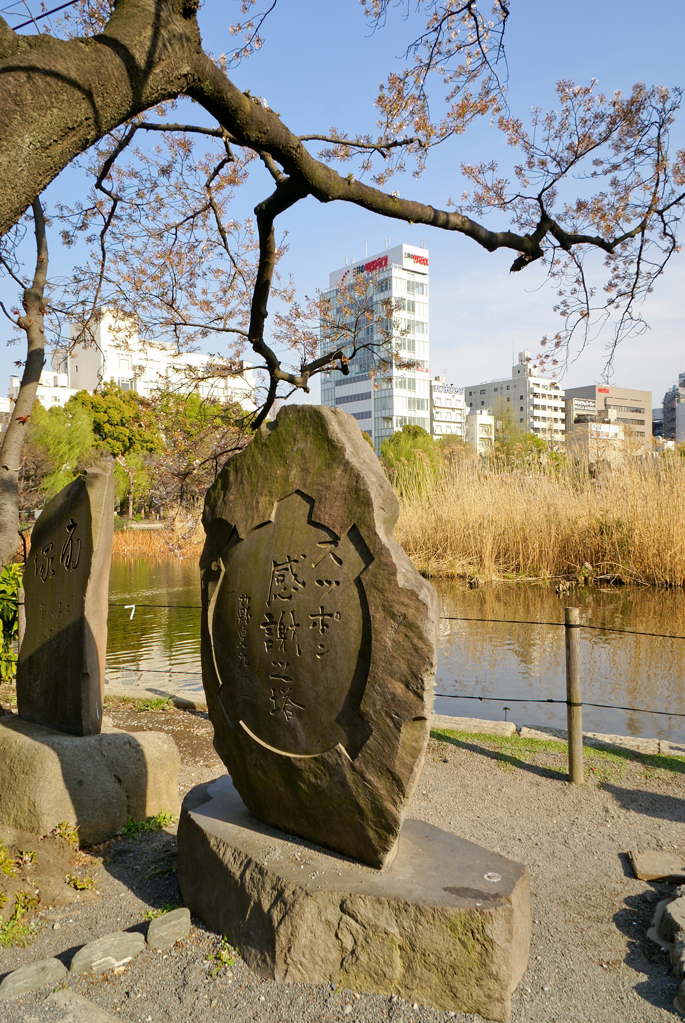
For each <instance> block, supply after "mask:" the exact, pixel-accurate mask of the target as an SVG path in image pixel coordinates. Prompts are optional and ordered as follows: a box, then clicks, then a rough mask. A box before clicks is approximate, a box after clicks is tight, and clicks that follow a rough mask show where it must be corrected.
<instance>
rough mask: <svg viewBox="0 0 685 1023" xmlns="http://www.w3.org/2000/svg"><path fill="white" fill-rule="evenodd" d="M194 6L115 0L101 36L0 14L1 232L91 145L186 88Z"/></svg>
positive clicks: (195, 41)
mask: <svg viewBox="0 0 685 1023" xmlns="http://www.w3.org/2000/svg"><path fill="white" fill-rule="evenodd" d="M196 10H197V0H118V2H117V4H116V8H115V11H114V13H113V15H112V17H111V18H110V20H109V22H108V24H107V26H106V28H105V31H104V32H103V33H102V34H101V35H98V36H95V37H93V38H92V39H87V38H86V39H72V40H68V41H64V40H60V39H53V38H51V37H50V36H46V35H40V36H19V35H16V34H15V33H14V32H12V31H11V30H10V29H9V28H8V26H7V23H6V22H5V21H4V20H3V19H2V18H0V74H1V76H2V77H1V79H0V81H1V83H2V84H1V88H2V104H1V105H0V182H4V183H5V187H0V234H4V233H5V232H6V231H7V230H8V229H9V228H10V227H11V226H12V225H13V224H14V223H16V221H17V220H18V218H19V217H20V216H21V214H22V213H23V212H24V210H26V209H27V208H28V207H29V206H30V205H31V203H32V202H33V200H34V198H35V197H36V196H37V195H40V194H41V193H42V192H43V190H44V189H45V187H46V185H48V184H49V183H50V181H52V179H53V178H54V177H56V176H57V174H59V172H60V171H61V170H63V169H64V167H66V166H67V164H69V163H70V162H71V161H72V160H73V159H74V157H75V156H77V155H78V154H79V153H82V152H83V151H84V150H85V149H87V148H88V146H90V145H92V144H93V143H94V142H96V141H97V140H98V139H100V138H102V137H103V135H105V134H106V133H107V132H108V131H111V130H112V129H113V128H116V127H117V125H120V124H123V123H124V122H125V121H127V120H128V119H129V118H130V117H133V116H134V115H135V114H137V113H140V111H142V110H146V109H148V108H149V107H151V106H154V105H155V104H156V103H159V102H161V101H162V100H165V99H170V98H172V97H175V96H177V95H179V94H180V93H183V92H185V91H187V85H188V79H189V77H190V76H191V73H192V72H191V66H192V63H193V61H194V59H195V57H196V56H197V54H198V53H199V52H200V50H201V45H202V44H201V41H200V32H199V29H198V26H197V21H196V19H195V13H196ZM9 183H11V185H10V187H7V185H8V184H9Z"/></svg>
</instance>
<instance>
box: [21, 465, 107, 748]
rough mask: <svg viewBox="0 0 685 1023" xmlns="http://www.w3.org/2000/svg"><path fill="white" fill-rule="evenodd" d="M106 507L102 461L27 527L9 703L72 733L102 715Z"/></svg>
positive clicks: (92, 727) (92, 728)
mask: <svg viewBox="0 0 685 1023" xmlns="http://www.w3.org/2000/svg"><path fill="white" fill-rule="evenodd" d="M113 513H114V483H113V477H112V467H111V463H102V464H101V465H100V466H98V467H97V468H94V469H88V470H86V472H85V473H84V475H83V476H81V477H79V478H78V479H76V480H74V481H73V483H70V484H69V485H68V486H67V487H65V488H64V489H63V490H61V491H60V492H59V494H57V495H56V496H55V497H53V499H52V500H51V501H50V502H49V503H48V504H47V505H46V507H45V509H44V510H43V512H42V514H41V516H40V518H39V519H38V522H37V523H36V525H35V526H34V527H33V532H32V534H31V551H30V554H29V559H28V562H27V565H26V570H25V572H24V591H25V594H26V596H25V600H26V633H25V635H24V639H23V642H22V645H21V649H20V651H19V663H18V666H17V707H18V711H19V716H20V717H22V718H24V719H26V720H28V721H37V722H38V723H39V724H42V725H47V726H49V727H50V728H56V729H58V730H60V731H63V732H68V733H70V734H72V735H93V734H97V733H98V732H99V731H100V727H101V723H102V693H103V686H104V670H105V652H106V645H107V594H108V586H109V569H110V562H111V557H112V532H113Z"/></svg>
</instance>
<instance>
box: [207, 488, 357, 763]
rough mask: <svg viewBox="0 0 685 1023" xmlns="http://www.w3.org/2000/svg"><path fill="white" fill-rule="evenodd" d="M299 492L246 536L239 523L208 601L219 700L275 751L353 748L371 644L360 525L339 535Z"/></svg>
mask: <svg viewBox="0 0 685 1023" xmlns="http://www.w3.org/2000/svg"><path fill="white" fill-rule="evenodd" d="M314 503H315V502H314V500H313V499H312V498H311V497H308V496H307V495H306V494H304V493H302V492H301V491H299V490H298V491H295V492H294V493H292V494H290V495H289V496H288V497H286V498H284V499H283V500H281V501H279V502H277V504H276V505H275V508H274V514H273V518H272V520H271V521H269V522H265V523H263V524H261V525H259V526H257V527H256V528H255V529H253V530H252V531H251V532H250V533H249V534H248V535H247V536H246V537H245V538H244V539H241V538H239V537H238V535H237V533H235V532H234V534H233V536H232V537H231V539H230V540H229V542H228V544H227V547H226V550H225V552H224V555H223V557H222V558H221V565H222V574H221V577H220V579H219V582H218V585H217V588H216V590H215V592H214V596H213V599H212V603H211V605H210V608H209V632H210V636H211V643H212V652H213V657H214V664H215V668H216V672H217V675H218V677H219V680H220V682H221V688H220V690H219V700H220V702H221V705H222V708H223V711H224V713H225V715H226V717H227V718H228V720H229V721H230V722H231V724H232V726H233V728H236V727H238V728H242V729H244V731H245V732H247V733H248V735H250V736H251V738H252V739H253V740H254V741H255V742H257V743H260V744H261V745H262V746H265V747H267V748H268V749H270V750H272V751H273V752H276V753H280V754H282V755H284V756H289V757H311V756H317V755H319V754H321V753H325V752H326V751H327V750H330V749H332V748H333V747H335V746H337V745H339V744H341V745H342V746H343V747H344V748H345V749H346V751H347V752H348V754H349V755H350V756H352V757H353V756H355V755H356V753H357V752H358V750H359V749H360V748H361V746H362V745H363V743H364V741H365V740H366V738H367V737H368V733H369V728H368V725H367V724H366V722H365V721H364V720H363V718H362V716H361V713H360V710H359V705H360V702H361V699H362V696H363V693H364V686H365V685H366V681H367V677H368V671H369V661H370V653H371V630H370V621H369V612H368V606H367V602H366V596H365V593H364V587H363V583H362V575H363V572H364V570H365V568H366V567H367V566H368V565H369V564H370V563H371V562H372V560H373V558H372V557H371V554H370V552H369V550H368V548H367V546H366V544H365V543H364V541H363V539H362V537H361V534H360V533H359V531H358V529H357V528H356V527H355V526H353V527H352V528H351V529H350V530H349V531H348V533H347V534H346V535H345V536H342V537H340V536H337V535H336V534H335V533H334V532H333V531H332V530H330V529H328V528H327V527H326V526H325V525H323V524H322V523H319V522H317V521H316V519H315V508H314Z"/></svg>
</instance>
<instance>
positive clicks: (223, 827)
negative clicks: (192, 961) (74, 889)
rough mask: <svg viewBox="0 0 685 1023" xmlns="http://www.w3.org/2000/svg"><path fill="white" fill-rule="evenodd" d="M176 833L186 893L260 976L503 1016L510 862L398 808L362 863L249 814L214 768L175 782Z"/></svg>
mask: <svg viewBox="0 0 685 1023" xmlns="http://www.w3.org/2000/svg"><path fill="white" fill-rule="evenodd" d="M178 846H179V852H178V880H179V886H180V889H181V894H182V896H183V900H184V902H185V904H186V905H187V906H188V907H189V908H190V911H191V913H192V914H193V916H198V917H199V918H200V919H201V920H203V921H204V923H205V924H207V926H209V927H210V928H211V929H212V930H214V931H216V932H217V933H219V934H225V935H226V937H227V938H228V940H229V941H230V942H231V944H233V945H235V946H236V947H237V948H239V949H240V952H241V954H242V956H243V958H244V959H245V961H246V962H247V964H248V965H249V966H250V968H251V969H253V970H254V971H255V972H256V973H258V974H259V975H260V976H263V977H269V978H273V979H276V980H278V981H281V982H283V983H310V984H327V983H332V984H340V985H342V986H344V987H347V988H351V989H353V990H356V991H368V992H372V993H376V994H384V995H391V994H397V995H400V996H401V997H403V998H406V999H408V1000H409V1001H411V1002H420V1003H423V1004H426V1005H430V1006H433V1007H434V1008H436V1009H441V1010H446V1011H459V1010H460V1011H463V1012H467V1013H469V1012H472V1013H476V1012H477V1013H480V1015H481V1016H484V1017H486V1018H487V1019H495V1020H507V1019H508V1018H509V1015H510V1011H511V994H512V992H513V991H514V989H515V988H516V985H517V984H518V982H519V979H520V978H521V976H522V974H523V972H524V970H525V968H526V964H527V960H528V949H529V942H530V926H531V918H530V904H529V891H528V873H527V870H526V867H525V866H524V865H523V864H519V863H515V862H513V861H512V860H508V859H505V858H504V857H502V856H499V855H497V854H496V853H493V852H490V851H488V850H486V849H482V848H480V847H479V846H477V845H474V844H473V843H471V842H467V841H465V840H464V839H462V838H459V837H457V836H456V835H452V834H450V833H448V832H445V831H441V830H440V829H439V828H436V827H434V826H432V825H430V824H426V823H425V822H423V821H417V820H405V822H404V825H403V828H402V832H401V836H400V841H399V850H398V853H397V858H396V859H395V861H394V863H393V864H392V866H391V867H389V868H387V869H386V870H384V871H380V870H374V869H373V868H370V867H366V866H364V865H363V864H359V863H355V862H353V861H350V860H348V859H344V858H342V857H340V856H337V855H335V854H334V853H330V852H326V851H325V850H323V849H321V848H318V847H314V846H311V845H308V844H306V843H303V842H302V841H298V840H293V839H292V838H290V836H287V835H285V834H284V833H283V832H279V831H277V830H275V829H273V828H270V827H268V826H267V825H264V824H261V823H260V822H259V821H257V820H256V819H255V818H254V817H253V816H252V815H251V814H250V813H249V812H248V811H247V809H246V808H245V807H244V806H243V804H242V802H241V801H240V799H239V797H238V795H237V793H236V792H235V789H234V788H233V786H232V784H231V780H230V778H228V777H227V776H226V777H224V778H221V779H219V780H218V781H216V782H212V783H210V784H209V785H200V786H197V787H196V788H195V789H193V790H192V791H191V792H190V793H188V795H187V796H186V798H185V800H184V803H183V808H182V811H181V821H180V824H179V833H178Z"/></svg>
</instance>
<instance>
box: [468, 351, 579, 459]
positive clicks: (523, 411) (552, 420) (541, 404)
mask: <svg viewBox="0 0 685 1023" xmlns="http://www.w3.org/2000/svg"><path fill="white" fill-rule="evenodd" d="M464 401H465V403H466V410H467V413H468V412H490V413H491V414H494V415H495V418H497V414H498V412H499V413H500V414H505V412H507V411H508V410H511V411H510V412H509V416H508V418H509V421H510V422H511V423H512V424H513V425H515V426H518V427H520V429H521V430H523V431H524V432H525V433H534V434H536V435H537V436H538V437H541V438H542V439H543V440H546V441H548V442H550V443H553V444H562V443H563V441H564V392H563V390H562V389H561V386H560V385H559V383H558V382H557V381H556V380H555V379H554V378H549V377H544V376H542V375H541V374H539V373H538V370H537V367H536V366H535V365H532V364H531V358H530V352H528V351H523V352H519V358H518V362H517V363H516V364H515V365H514V366H512V368H511V377H504V378H503V379H501V380H489V381H485V382H483V383H480V384H471V385H469V386H468V387H465V388H464Z"/></svg>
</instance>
